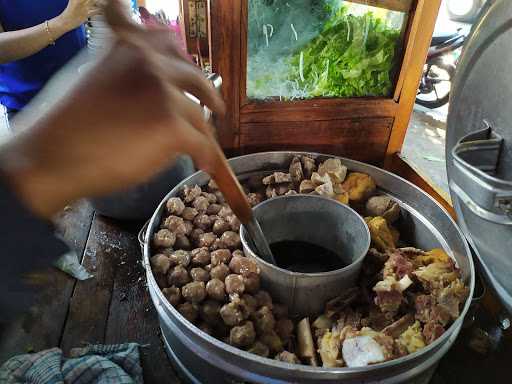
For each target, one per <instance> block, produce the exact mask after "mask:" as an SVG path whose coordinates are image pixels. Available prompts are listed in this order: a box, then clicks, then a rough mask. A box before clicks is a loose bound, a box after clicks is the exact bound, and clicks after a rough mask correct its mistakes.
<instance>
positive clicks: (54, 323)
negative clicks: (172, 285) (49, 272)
mask: <svg viewBox="0 0 512 384" xmlns="http://www.w3.org/2000/svg"><path fill="white" fill-rule="evenodd" d="M56 224H57V227H58V229H59V232H60V233H61V234H62V235H63V237H64V238H65V239H66V240H67V242H68V243H69V244H70V245H71V246H72V247H73V248H74V249H75V250H76V252H77V254H78V255H79V256H80V257H81V261H82V264H83V265H84V266H85V267H86V268H87V270H88V271H90V272H91V273H92V274H94V278H92V279H89V280H86V281H75V280H74V279H72V278H71V277H69V276H67V275H66V274H64V273H62V272H57V273H56V274H55V283H54V284H53V286H52V287H51V288H49V289H48V290H47V291H46V292H43V293H41V295H40V296H41V297H40V298H39V304H38V305H37V306H36V309H35V310H34V313H33V314H32V315H27V316H25V317H24V318H23V319H20V320H19V321H17V322H15V323H14V324H11V325H10V326H9V328H8V330H7V331H6V332H5V336H4V338H3V339H2V340H1V341H0V363H3V362H4V361H5V360H6V359H7V358H8V357H11V356H13V355H16V354H21V353H27V352H30V351H39V350H42V349H47V348H52V347H57V346H60V348H62V349H63V351H64V353H67V352H68V351H69V350H70V349H71V348H73V347H77V346H80V345H82V344H83V343H106V344H116V343H124V342H129V341H130V342H138V343H140V344H142V345H146V347H143V348H141V359H142V365H143V367H144V379H145V382H146V383H173V384H174V383H181V381H180V380H179V379H178V377H177V375H176V373H175V371H174V370H173V368H172V366H171V364H170V363H169V360H168V359H167V355H166V354H165V351H164V348H163V344H162V340H161V339H160V329H159V326H158V318H157V314H156V311H155V309H154V307H153V304H152V302H151V298H150V297H149V292H148V290H147V288H146V278H145V274H144V269H143V267H142V264H141V251H140V246H139V243H138V240H137V233H138V231H139V230H140V228H141V227H142V225H143V223H129V224H123V223H119V222H115V221H113V220H110V219H108V218H105V217H102V216H101V215H98V214H95V213H94V210H93V209H92V207H91V206H90V204H88V203H87V202H85V201H83V202H80V203H78V204H75V205H74V206H72V207H67V208H66V209H65V210H64V211H63V212H62V213H61V214H60V215H59V217H58V218H57V220H56Z"/></svg>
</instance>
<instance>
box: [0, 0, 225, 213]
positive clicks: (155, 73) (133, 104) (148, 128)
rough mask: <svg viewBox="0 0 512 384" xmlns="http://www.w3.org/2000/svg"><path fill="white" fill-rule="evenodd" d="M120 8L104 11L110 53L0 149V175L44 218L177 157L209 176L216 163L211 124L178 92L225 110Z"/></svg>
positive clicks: (162, 33)
mask: <svg viewBox="0 0 512 384" xmlns="http://www.w3.org/2000/svg"><path fill="white" fill-rule="evenodd" d="M119 1H120V0H112V2H111V4H110V5H109V6H108V8H107V18H108V20H109V23H110V24H111V26H112V28H113V30H114V31H115V33H116V35H117V36H118V40H117V42H116V43H115V44H114V46H113V48H112V49H111V50H110V52H109V53H108V54H107V55H105V57H104V58H103V59H102V60H100V61H99V62H98V63H97V64H96V65H95V66H94V68H93V69H92V70H91V71H90V72H89V73H90V75H88V76H86V77H85V78H84V79H83V80H82V81H80V82H79V83H78V84H77V85H76V86H74V88H73V89H72V91H71V92H69V93H68V94H67V95H66V96H65V97H64V98H63V99H62V100H61V101H60V102H59V104H58V107H57V108H53V109H52V110H51V111H50V112H48V113H47V114H45V115H43V116H41V117H40V119H39V120H38V121H37V122H36V123H35V124H33V125H32V126H30V127H27V128H26V129H23V131H22V132H21V133H19V134H18V136H17V137H15V138H14V139H13V140H11V141H10V142H8V143H7V144H6V145H4V147H3V148H0V170H2V171H3V172H4V173H5V174H6V175H7V179H8V180H9V181H10V182H11V184H12V186H13V187H14V189H15V190H16V191H17V192H18V194H19V195H20V196H21V198H22V200H23V201H24V202H25V203H26V204H27V205H28V206H29V207H30V208H32V210H33V211H34V212H36V213H37V214H39V215H41V216H43V217H50V216H51V215H52V214H53V213H55V212H56V211H58V210H59V209H61V208H62V207H64V206H65V205H66V204H67V203H69V202H71V201H73V200H75V199H77V198H80V197H84V196H98V195H102V194H106V193H109V192H112V191H115V190H120V189H122V188H125V187H127V186H130V185H132V184H135V183H139V182H143V181H145V180H147V179H148V178H150V177H151V176H153V175H154V174H156V173H157V172H158V171H161V170H162V169H163V168H165V167H167V166H169V165H170V163H171V162H172V160H173V159H175V158H176V156H177V155H178V154H180V153H189V154H190V155H191V156H192V157H193V159H194V160H195V162H196V165H197V166H198V167H200V168H202V169H205V170H208V168H209V165H210V164H212V162H214V161H215V159H216V157H215V156H216V155H215V153H216V152H215V151H216V148H218V147H215V145H213V144H212V143H213V140H214V139H213V135H212V134H211V127H210V126H209V125H208V124H207V123H206V122H205V121H204V119H203V111H202V108H201V107H200V106H199V105H198V104H196V103H194V102H193V101H191V100H190V99H189V98H187V97H186V96H185V95H184V91H187V92H189V93H191V94H193V95H195V96H196V97H197V98H199V99H200V100H202V102H204V103H205V104H206V105H208V106H209V107H210V109H212V110H213V111H214V112H217V113H223V110H224V105H223V102H222V100H221V98H220V96H219V95H218V93H217V92H216V91H215V90H214V88H213V86H212V85H211V84H210V83H209V82H208V81H207V80H206V79H205V77H204V76H203V74H202V73H201V72H200V71H199V70H198V69H197V68H196V67H194V66H193V65H191V64H190V63H189V62H188V61H187V60H185V59H184V58H183V57H182V56H181V54H180V53H179V52H180V50H179V49H178V48H177V47H175V45H174V44H173V43H172V41H171V39H170V35H169V32H168V30H167V29H165V30H154V29H152V30H146V29H143V27H141V26H138V25H135V24H133V23H132V22H131V21H130V20H129V19H128V17H127V16H126V15H123V11H122V8H121V7H120V4H119Z"/></svg>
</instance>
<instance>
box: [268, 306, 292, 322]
mask: <svg viewBox="0 0 512 384" xmlns="http://www.w3.org/2000/svg"><path fill="white" fill-rule="evenodd" d="M272 313H273V314H274V316H275V317H276V319H285V318H287V317H288V307H287V306H286V305H283V304H273V306H272Z"/></svg>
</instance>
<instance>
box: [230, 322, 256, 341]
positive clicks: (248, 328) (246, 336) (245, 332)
mask: <svg viewBox="0 0 512 384" xmlns="http://www.w3.org/2000/svg"><path fill="white" fill-rule="evenodd" d="M255 339H256V332H255V331H254V325H253V324H252V322H250V321H246V322H245V323H243V324H242V325H239V326H237V327H233V328H232V329H231V332H229V343H230V344H231V345H234V346H235V347H248V346H249V345H251V344H252V343H254V340H255Z"/></svg>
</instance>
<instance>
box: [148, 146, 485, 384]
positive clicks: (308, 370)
mask: <svg viewBox="0 0 512 384" xmlns="http://www.w3.org/2000/svg"><path fill="white" fill-rule="evenodd" d="M297 154H299V153H298V152H268V153H258V154H253V155H247V156H242V157H238V158H234V159H231V160H230V164H231V166H232V168H233V170H234V172H235V173H236V174H237V176H238V177H239V178H240V179H241V180H243V179H245V178H247V177H250V176H253V175H261V174H268V173H270V172H272V171H276V170H284V169H286V168H287V166H288V164H289V163H290V161H291V159H292V157H293V156H294V155H297ZM309 155H312V156H314V157H319V158H320V159H321V158H327V157H332V156H324V155H319V154H309ZM341 161H342V162H343V163H344V164H345V165H346V166H347V167H348V168H349V170H351V171H358V172H364V173H367V174H369V175H370V176H372V177H373V178H374V179H375V182H376V183H377V185H378V186H379V188H380V190H381V192H383V193H387V194H389V195H390V196H392V197H393V198H395V199H396V200H397V201H399V202H400V205H401V208H402V217H401V220H400V222H401V223H402V227H400V228H399V229H400V231H401V234H402V235H403V237H404V238H405V239H406V241H408V242H409V243H411V244H414V245H415V246H417V247H419V248H423V249H431V248H436V247H437V248H443V249H445V250H446V251H447V252H448V253H449V254H450V255H451V256H452V257H453V258H454V259H455V260H456V261H457V263H458V265H459V267H460V269H461V270H462V274H463V277H464V279H465V282H466V284H467V285H468V286H469V287H470V291H471V295H472V294H473V288H474V276H475V272H474V266H473V261H472V259H471V254H470V251H469V248H468V245H467V243H466V241H465V239H464V237H463V235H462V233H461V232H460V230H459V229H458V227H457V225H456V224H455V222H454V221H453V220H452V218H451V217H450V216H449V215H448V214H447V212H446V211H445V210H444V209H443V208H442V207H441V206H440V205H439V204H438V203H437V202H436V201H434V200H433V199H432V198H431V197H430V196H428V195H427V194H426V193H424V192H423V191H421V190H420V189H419V188H417V187H416V186H414V185H413V184H411V183H409V182H408V181H406V180H404V179H402V178H400V177H398V176H395V175H393V174H391V173H389V172H386V171H383V170H381V169H379V168H376V167H373V166H370V165H367V164H363V163H360V162H357V161H353V160H349V159H343V158H341ZM208 180H209V177H208V175H207V174H205V173H204V172H198V173H196V174H194V175H192V176H191V177H189V178H188V179H186V180H184V181H183V182H182V183H180V184H179V185H177V186H176V188H174V189H173V190H172V191H171V192H170V193H169V194H168V195H167V196H166V197H165V199H164V200H163V201H162V202H161V203H160V205H159V206H158V208H157V209H156V211H155V213H154V215H153V217H152V218H151V220H150V222H149V225H148V230H147V231H146V235H145V244H144V255H143V258H144V265H145V268H146V275H147V281H148V288H149V292H150V295H151V298H152V300H153V303H154V305H155V307H156V309H157V312H158V316H159V320H160V326H161V329H162V336H163V339H164V343H165V345H166V349H167V351H168V354H169V356H170V357H171V360H172V361H173V363H174V364H175V366H176V367H177V368H178V369H179V370H180V371H181V373H183V374H184V375H185V376H186V377H187V378H188V380H189V381H190V382H193V383H240V382H250V383H297V382H300V383H335V382H336V383H339V382H343V383H363V382H364V383H377V382H378V383H405V382H407V383H427V382H428V380H429V379H430V376H431V374H432V372H433V369H435V365H436V363H437V362H438V361H439V359H441V357H442V356H443V355H444V354H445V353H446V352H447V351H448V349H449V348H450V346H451V345H452V344H453V342H454V341H455V339H456V337H457V335H458V333H459V331H460V329H461V326H462V322H463V319H464V316H465V315H466V312H467V311H468V308H469V304H470V300H469V299H468V300H467V302H466V303H465V306H464V308H463V310H462V313H461V316H460V317H459V318H458V319H457V320H456V321H455V322H454V323H453V324H452V326H451V327H450V328H449V329H448V330H447V331H446V332H445V333H444V335H442V336H441V337H440V338H439V339H437V340H436V341H435V342H434V343H432V344H430V345H429V346H427V347H426V348H424V349H422V350H420V351H418V352H416V353H414V354H411V355H408V356H405V357H402V358H400V359H396V360H392V361H388V362H385V363H382V364H376V365H372V366H369V367H364V368H315V367H310V366H304V365H290V364H287V363H283V362H279V361H275V360H271V359H267V358H262V357H259V356H256V355H253V354H250V353H248V352H245V351H242V350H240V349H237V348H234V347H232V346H230V345H227V344H225V343H223V342H221V341H219V340H217V339H215V338H213V337H211V336H209V335H207V334H206V333H204V332H202V331H200V330H199V329H198V328H197V327H195V326H194V325H193V324H191V323H190V322H188V321H187V320H186V319H185V318H184V317H182V316H181V315H180V314H179V313H178V311H177V310H176V309H174V308H173V307H172V306H171V305H170V304H169V303H168V302H167V300H166V299H165V297H164V295H163V294H162V292H161V290H160V288H159V287H158V285H157V282H156V280H155V278H154V276H153V273H152V271H151V267H150V265H149V257H150V254H151V251H150V245H149V242H150V239H151V237H152V234H153V233H154V232H155V230H156V229H157V228H158V226H159V223H160V220H161V217H162V213H163V212H164V209H165V201H166V200H167V199H168V198H170V197H172V196H175V195H177V194H178V192H179V190H180V189H181V188H182V187H183V186H184V185H190V184H199V185H204V184H206V183H207V182H208Z"/></svg>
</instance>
